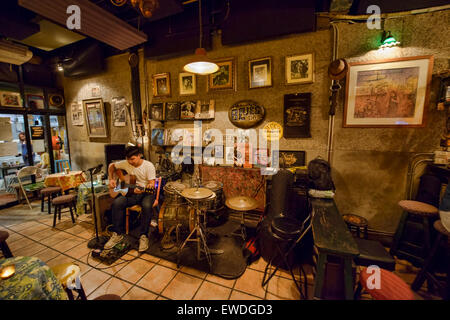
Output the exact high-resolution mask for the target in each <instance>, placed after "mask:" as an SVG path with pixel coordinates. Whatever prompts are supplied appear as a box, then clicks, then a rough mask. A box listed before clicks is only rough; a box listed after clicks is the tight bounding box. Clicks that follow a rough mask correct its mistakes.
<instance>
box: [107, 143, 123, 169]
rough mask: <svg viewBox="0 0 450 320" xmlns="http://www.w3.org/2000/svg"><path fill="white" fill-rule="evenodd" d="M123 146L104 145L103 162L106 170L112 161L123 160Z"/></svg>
mask: <svg viewBox="0 0 450 320" xmlns="http://www.w3.org/2000/svg"><path fill="white" fill-rule="evenodd" d="M125 147H126V145H125V144H106V145H105V161H106V168H108V166H109V164H110V163H111V162H113V161H117V160H124V159H125Z"/></svg>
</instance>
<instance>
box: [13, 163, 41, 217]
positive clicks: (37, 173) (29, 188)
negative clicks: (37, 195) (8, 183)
mask: <svg viewBox="0 0 450 320" xmlns="http://www.w3.org/2000/svg"><path fill="white" fill-rule="evenodd" d="M33 176H34V177H35V179H36V180H35V182H31V183H24V181H23V179H24V178H25V177H33ZM17 180H18V181H19V187H20V190H21V191H22V193H23V195H24V197H25V199H26V200H27V203H28V206H29V207H30V209H33V208H32V207H31V204H30V200H28V196H27V192H35V191H39V190H41V189H43V188H44V187H45V186H44V181H43V172H42V169H40V168H39V167H32V166H30V167H23V168H22V169H20V170H19V171H17ZM37 180H39V181H37ZM19 195H20V191H19ZM19 200H20V197H19Z"/></svg>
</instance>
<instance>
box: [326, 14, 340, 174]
mask: <svg viewBox="0 0 450 320" xmlns="http://www.w3.org/2000/svg"><path fill="white" fill-rule="evenodd" d="M330 23H331V26H332V27H333V56H332V61H334V60H336V59H337V57H338V37H339V30H338V27H337V25H336V23H335V22H330ZM334 83H335V80H332V81H331V86H333V84H334ZM330 103H332V102H331V99H330ZM333 135H334V114H330V115H329V116H328V140H327V160H328V163H329V164H330V165H332V160H333V157H332V153H333Z"/></svg>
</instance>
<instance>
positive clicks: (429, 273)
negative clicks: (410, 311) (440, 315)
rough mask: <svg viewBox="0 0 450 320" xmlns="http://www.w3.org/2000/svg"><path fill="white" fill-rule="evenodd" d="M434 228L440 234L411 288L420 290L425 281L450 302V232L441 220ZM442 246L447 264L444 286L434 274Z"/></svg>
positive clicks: (436, 222)
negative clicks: (438, 253) (441, 246)
mask: <svg viewBox="0 0 450 320" xmlns="http://www.w3.org/2000/svg"><path fill="white" fill-rule="evenodd" d="M434 228H435V229H436V231H437V232H438V235H437V237H436V240H435V241H434V244H433V248H432V249H431V251H430V254H429V255H428V257H427V259H426V261H425V264H424V266H423V268H422V269H421V270H420V272H419V273H418V274H417V276H416V278H415V279H414V282H413V283H412V285H411V288H412V289H413V290H414V291H417V290H419V289H420V288H421V287H422V285H423V283H424V282H425V280H427V281H428V283H429V285H430V283H431V284H432V285H433V286H436V287H437V288H439V290H440V291H441V296H442V297H443V298H444V299H445V300H448V299H450V249H449V247H450V245H449V241H450V232H449V231H448V230H447V229H445V228H444V226H443V225H442V222H441V220H437V221H435V222H434ZM441 244H444V245H445V246H446V264H447V272H446V273H447V277H446V285H443V284H442V283H441V281H439V280H438V279H437V277H436V275H435V274H434V270H433V269H434V266H435V265H436V257H437V256H436V253H437V252H438V249H439V247H440V245H441Z"/></svg>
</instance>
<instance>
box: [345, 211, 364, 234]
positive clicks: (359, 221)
mask: <svg viewBox="0 0 450 320" xmlns="http://www.w3.org/2000/svg"><path fill="white" fill-rule="evenodd" d="M342 218H343V219H344V221H345V223H346V224H347V227H348V228H349V229H350V231H356V236H357V237H358V238H361V233H362V235H363V238H364V239H367V238H368V232H367V228H368V226H369V221H367V219H366V218H363V217H361V216H357V215H356V214H351V213H348V214H344V215H343V216H342Z"/></svg>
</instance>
